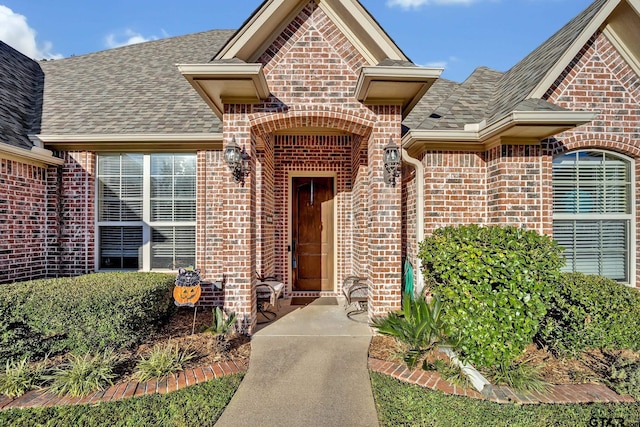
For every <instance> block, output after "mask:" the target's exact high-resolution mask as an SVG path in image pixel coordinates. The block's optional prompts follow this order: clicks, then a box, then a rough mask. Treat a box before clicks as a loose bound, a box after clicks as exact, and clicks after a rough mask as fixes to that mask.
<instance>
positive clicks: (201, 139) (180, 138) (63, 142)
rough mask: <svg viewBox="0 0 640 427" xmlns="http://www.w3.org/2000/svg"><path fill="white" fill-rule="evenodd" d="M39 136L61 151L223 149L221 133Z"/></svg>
mask: <svg viewBox="0 0 640 427" xmlns="http://www.w3.org/2000/svg"><path fill="white" fill-rule="evenodd" d="M36 137H37V138H38V139H39V140H40V141H41V142H42V143H43V144H45V145H46V146H48V147H51V148H55V149H56V150H61V151H74V150H88V151H100V152H119V151H123V150H126V151H129V152H141V151H149V150H152V151H154V152H158V151H176V150H186V151H197V150H222V134H221V133H183V134H170V133H163V134H155V133H137V134H67V135H61V134H55V135H54V134H49V135H46V134H42V135H36Z"/></svg>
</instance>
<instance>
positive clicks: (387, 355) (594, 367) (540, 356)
mask: <svg viewBox="0 0 640 427" xmlns="http://www.w3.org/2000/svg"><path fill="white" fill-rule="evenodd" d="M402 351H404V347H403V345H402V344H401V343H398V342H397V341H396V340H395V339H394V338H391V337H387V336H382V335H377V336H374V337H373V339H372V340H371V346H370V348H369V357H371V358H374V359H379V360H384V361H388V362H395V363H403V361H402ZM619 355H624V356H625V357H626V358H628V359H631V360H640V353H635V352H632V351H604V352H603V351H600V350H591V351H586V352H584V353H583V354H582V355H581V356H580V357H579V358H558V357H556V356H554V355H553V354H552V353H551V352H549V351H548V350H546V349H543V348H539V347H538V346H536V345H535V344H531V345H530V346H529V347H527V348H526V350H525V354H524V355H523V356H522V359H523V360H525V359H526V360H528V361H529V362H530V363H531V364H533V365H535V366H542V369H541V374H542V379H543V380H544V381H546V382H547V383H549V384H586V383H593V384H603V383H604V382H603V381H602V377H603V375H604V372H605V370H606V368H607V367H609V366H610V365H611V362H612V361H613V360H614V359H615V357H617V356H619ZM426 357H433V355H425V358H426ZM438 357H440V358H446V356H441V355H438ZM421 365H422V363H421V362H419V363H418V364H417V365H416V366H417V367H420V366H421Z"/></svg>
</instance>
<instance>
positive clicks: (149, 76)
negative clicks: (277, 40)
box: [41, 30, 233, 135]
mask: <svg viewBox="0 0 640 427" xmlns="http://www.w3.org/2000/svg"><path fill="white" fill-rule="evenodd" d="M232 34H233V31H227V30H213V31H207V32H201V33H195V34H189V35H185V36H178V37H172V38H167V39H162V40H156V41H151V42H146V43H140V44H136V45H131V46H125V47H121V48H117V49H111V50H106V51H102V52H97V53H92V54H88V55H83V56H77V57H70V58H66V59H61V60H56V61H49V62H46V63H43V64H42V68H43V69H44V72H45V90H44V108H43V120H42V122H43V124H42V130H41V133H42V134H50V135H51V134H88V135H90V134H103V133H107V134H134V133H166V134H172V133H207V132H214V133H215V132H218V131H219V128H220V120H219V119H218V118H217V117H216V116H215V114H214V113H213V112H212V111H211V108H209V106H208V105H207V104H206V103H205V102H204V101H203V100H202V98H201V97H200V95H198V93H197V92H196V91H195V90H193V88H192V87H191V85H190V84H189V82H187V80H186V79H184V78H183V77H182V75H181V74H180V72H179V71H178V69H177V67H176V64H178V63H183V64H189V63H199V64H202V63H207V62H209V61H210V60H211V57H212V55H213V53H214V52H217V51H218V49H219V48H220V46H222V45H223V44H224V43H225V42H226V41H227V39H228V38H229V37H230V36H231V35H232Z"/></svg>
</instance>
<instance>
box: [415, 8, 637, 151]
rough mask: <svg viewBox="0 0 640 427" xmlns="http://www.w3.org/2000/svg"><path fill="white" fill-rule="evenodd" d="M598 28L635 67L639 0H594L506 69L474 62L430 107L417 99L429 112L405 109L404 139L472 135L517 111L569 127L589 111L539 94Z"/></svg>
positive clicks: (517, 114) (540, 122) (529, 117)
mask: <svg viewBox="0 0 640 427" xmlns="http://www.w3.org/2000/svg"><path fill="white" fill-rule="evenodd" d="M600 30H602V31H603V32H604V33H605V34H606V35H607V37H608V38H609V39H610V40H611V41H612V43H614V45H615V46H616V48H618V51H619V52H620V53H621V54H622V55H623V56H625V59H626V60H627V61H628V62H629V63H630V65H631V66H632V67H635V68H634V69H636V71H638V70H640V58H639V57H640V44H639V43H638V38H640V1H639V0H595V1H594V2H593V3H592V4H591V5H589V6H588V7H587V8H586V9H585V10H584V11H583V12H582V13H580V14H579V15H578V16H576V17H575V18H574V19H572V20H571V21H569V23H567V24H566V25H565V26H564V27H562V28H561V29H560V30H559V31H557V32H556V33H555V34H554V35H552V36H551V37H550V38H549V39H548V40H547V41H545V42H544V43H542V44H541V45H540V46H539V47H538V48H536V49H535V50H534V51H533V52H531V53H530V54H529V55H527V56H526V57H525V58H524V59H523V60H522V61H520V62H519V63H517V64H516V65H515V66H514V67H513V68H511V69H510V70H509V71H508V72H506V73H499V72H495V71H493V72H491V73H488V70H486V69H484V70H483V69H482V68H479V69H477V70H476V71H474V73H473V74H472V75H471V76H470V77H469V78H468V79H467V80H466V81H465V82H464V83H462V84H461V85H460V86H458V87H457V88H455V90H454V91H453V92H451V93H448V94H445V93H443V94H442V95H443V96H442V98H441V99H440V100H437V101H436V100H434V99H431V100H430V102H431V103H432V104H431V107H432V108H431V109H428V108H425V105H424V100H421V102H420V104H418V105H419V106H418V108H417V109H416V112H421V113H423V114H426V112H428V111H430V113H429V116H428V117H426V118H424V119H423V120H422V121H418V117H417V115H414V114H412V115H410V116H409V117H408V119H407V120H406V121H405V125H408V124H411V125H413V126H414V127H413V129H415V130H416V132H415V134H414V135H413V136H411V135H409V136H408V138H406V139H405V140H406V141H407V143H408V145H409V146H413V145H415V144H416V143H417V139H423V140H425V141H426V140H427V139H429V138H434V140H435V138H437V137H438V136H442V133H440V134H438V135H437V136H436V134H435V133H434V134H433V135H431V134H429V133H428V132H430V131H435V132H436V133H437V132H440V131H447V130H453V131H455V132H453V133H451V134H450V135H448V136H447V137H451V138H452V140H454V139H455V138H461V139H462V140H464V141H471V140H473V139H474V138H478V137H479V135H481V134H482V133H483V132H484V131H488V130H490V129H492V128H495V127H498V126H500V125H501V123H506V122H508V121H509V120H510V118H516V117H520V118H526V120H523V121H522V125H526V123H527V122H528V123H530V124H532V125H533V124H535V125H536V126H540V125H544V123H543V122H544V120H549V125H550V126H548V127H547V129H553V128H554V126H557V125H559V124H563V122H564V124H565V125H567V126H569V127H572V126H571V124H572V123H573V126H577V125H579V124H581V123H580V121H584V120H586V119H588V114H589V112H582V113H581V112H571V111H568V110H565V109H563V108H561V107H559V106H557V105H553V104H551V103H549V102H547V101H546V100H544V99H543V98H544V95H545V94H546V92H547V91H548V90H549V88H550V87H552V86H553V83H554V82H555V81H556V80H557V79H558V78H559V77H560V76H561V75H562V73H563V71H564V70H565V69H566V67H567V66H569V64H570V63H571V61H573V60H574V58H575V57H576V55H578V54H579V52H580V50H581V49H583V48H584V46H585V45H586V44H587V42H588V41H589V39H590V38H591V37H593V35H594V34H597V33H598V31H600ZM481 75H482V76H481ZM434 87H437V85H434ZM591 114H592V115H595V114H596V113H595V112H592V113H591ZM562 116H564V117H565V118H566V122H565V120H563V119H562V118H561V117H562ZM545 117H546V119H545ZM536 122H537V123H536ZM541 128H542V127H541ZM556 128H557V127H556ZM483 130H484V131H483ZM425 132H426V133H425ZM546 132H548V131H546ZM542 133H544V131H543V132H542ZM542 133H541V135H542ZM472 134H475V136H473V135H472ZM418 135H420V136H418Z"/></svg>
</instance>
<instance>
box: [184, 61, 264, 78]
mask: <svg viewBox="0 0 640 427" xmlns="http://www.w3.org/2000/svg"><path fill="white" fill-rule="evenodd" d="M176 67H178V70H179V71H180V72H181V73H182V74H188V75H189V76H190V77H198V78H203V77H218V76H220V75H222V76H233V75H237V74H250V75H253V74H256V75H257V74H259V73H260V71H261V70H262V64H251V63H249V64H236V63H218V62H215V63H209V64H176Z"/></svg>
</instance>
